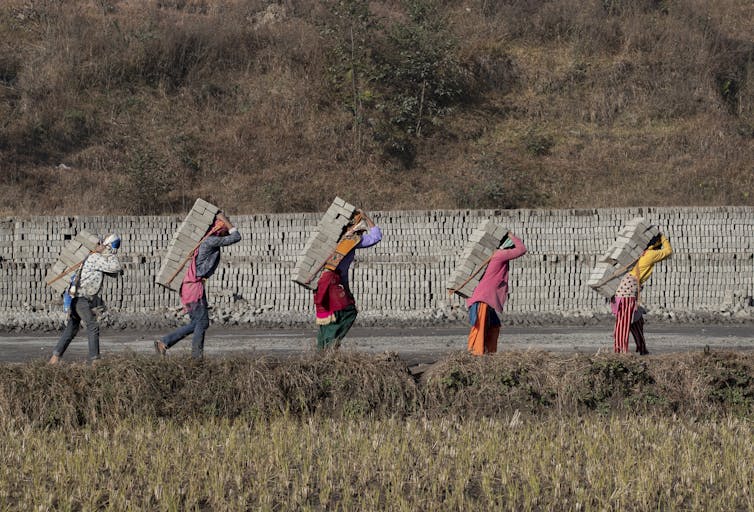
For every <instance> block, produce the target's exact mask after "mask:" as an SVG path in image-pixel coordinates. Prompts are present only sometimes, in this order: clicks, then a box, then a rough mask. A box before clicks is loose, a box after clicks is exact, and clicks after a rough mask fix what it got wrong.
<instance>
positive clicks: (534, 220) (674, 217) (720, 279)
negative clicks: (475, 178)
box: [0, 207, 754, 320]
mask: <svg viewBox="0 0 754 512" xmlns="http://www.w3.org/2000/svg"><path fill="white" fill-rule="evenodd" d="M637 216H639V217H646V218H648V219H651V220H652V222H654V223H657V224H658V225H659V226H661V229H662V232H663V233H664V234H666V235H667V236H668V238H669V239H670V242H671V244H672V245H673V252H674V256H673V258H671V259H668V260H666V261H663V262H662V263H661V264H660V265H659V266H658V267H656V268H655V272H654V273H653V274H652V277H651V279H650V281H649V284H650V286H648V287H645V289H644V290H642V298H643V300H645V301H646V303H647V304H648V305H649V306H650V307H652V308H655V307H657V308H658V309H659V308H664V309H665V310H666V311H687V312H688V311H713V312H714V311H720V310H721V308H723V307H725V304H727V303H729V301H730V298H731V295H732V294H734V298H735V297H744V298H745V297H746V296H754V208H751V207H702V208H655V207H649V208H646V207H643V208H640V207H632V208H601V209H582V210H573V209H569V210H525V209H519V210H413V211H383V212H370V217H372V218H373V219H374V221H375V223H376V224H377V225H378V226H380V228H381V229H382V232H383V239H382V242H380V243H379V244H378V245H376V246H374V247H370V248H368V249H364V250H359V251H357V253H356V260H355V264H354V265H353V266H352V267H351V278H350V283H351V289H352V290H353V292H354V294H355V295H356V299H357V302H358V304H359V307H360V308H361V309H362V310H363V311H364V312H365V313H368V314H369V315H374V316H375V317H381V318H385V319H388V320H389V319H391V318H399V319H400V318H404V315H406V314H409V313H410V314H417V315H424V317H427V316H428V315H432V314H435V313H437V312H438V311H444V310H446V308H449V307H450V308H452V307H463V300H462V297H460V296H459V295H454V296H453V297H451V298H448V295H447V290H446V285H447V284H448V276H450V275H451V274H452V273H453V272H454V270H455V268H456V264H457V262H458V261H459V259H460V258H459V257H460V255H461V253H462V252H463V251H464V249H465V248H466V244H467V243H468V240H469V237H470V236H471V234H472V233H473V232H474V230H475V229H476V227H477V226H478V224H479V223H480V222H481V221H483V220H486V219H490V220H492V221H493V222H495V223H499V224H502V225H504V226H506V227H508V228H509V230H510V231H512V232H513V233H515V234H516V235H517V236H519V237H520V238H521V239H522V240H523V241H524V243H525V244H526V247H527V249H528V252H527V254H526V255H525V256H523V257H522V258H519V259H516V260H514V261H512V262H511V266H510V273H509V284H510V296H509V299H508V302H507V303H506V306H505V312H506V313H516V314H529V313H531V314H538V313H547V314H549V313H555V314H558V313H561V312H574V313H576V314H582V313H583V314H588V313H590V312H596V313H606V312H608V311H609V309H608V307H607V305H606V303H605V298H604V297H603V296H602V295H600V294H597V293H594V291H593V290H592V288H590V287H589V286H587V282H588V281H589V280H590V275H591V273H592V270H593V269H594V267H595V266H596V265H597V264H598V263H599V261H600V260H601V259H602V258H603V254H604V252H605V249H606V248H607V247H609V246H610V245H611V244H612V243H613V242H614V241H615V239H616V232H617V231H618V230H619V229H620V228H621V226H623V225H624V224H625V223H626V221H627V220H628V219H632V218H634V217H637ZM183 220H184V219H183V216H180V217H179V216H175V215H170V216H141V217H135V216H76V217H63V216H54V217H53V216H46V217H43V216H37V217H27V218H21V217H16V218H3V219H0V311H14V310H21V311H29V310H34V311H36V312H37V313H36V314H40V315H41V314H44V313H43V312H44V311H55V312H57V311H59V309H60V308H59V301H60V295H59V294H58V293H55V291H54V290H53V289H52V288H51V287H49V286H47V285H46V284H45V276H46V275H47V273H48V271H49V267H50V266H51V265H52V264H53V263H54V262H55V261H56V259H57V257H58V254H60V251H61V250H62V249H63V248H64V246H65V245H66V244H67V243H68V242H69V241H70V240H71V239H72V238H73V236H74V235H75V233H80V232H81V231H82V230H87V231H89V232H91V233H99V234H106V233H109V232H117V233H119V234H120V235H121V237H122V239H123V243H122V246H121V249H120V251H119V253H118V256H119V258H120V260H121V262H123V266H124V269H125V274H124V275H123V276H122V277H121V278H119V279H113V280H108V281H107V283H106V284H105V286H104V287H103V289H102V298H103V299H104V300H105V302H106V303H107V305H108V307H109V308H110V309H111V311H113V312H116V311H123V312H144V313H147V314H155V315H161V314H162V312H163V311H164V309H165V308H174V307H175V306H177V305H178V301H177V297H176V294H175V293H173V292H172V291H171V290H170V289H168V288H165V287H163V286H157V285H155V278H156V277H157V275H158V273H159V270H160V269H161V267H162V265H163V263H164V261H165V254H166V253H167V247H168V243H169V242H170V240H171V238H172V237H173V234H174V232H175V231H176V230H177V229H178V228H179V226H180V225H181V223H182V222H183ZM231 220H232V221H233V223H234V225H236V226H237V227H238V229H239V231H240V232H241V236H242V239H241V241H240V242H239V243H237V244H233V245H230V246H227V247H224V248H223V250H222V259H221V261H220V266H219V267H218V269H217V272H216V273H215V275H214V276H213V278H212V279H210V280H209V281H208V282H207V286H208V294H209V296H210V300H211V302H212V304H213V306H215V307H217V308H218V310H220V309H222V308H237V309H243V310H245V311H255V310H263V311H272V312H275V313H277V316H278V317H280V318H283V317H284V316H285V315H288V314H295V315H299V314H300V315H301V317H304V315H309V314H310V313H311V310H312V299H311V292H310V291H309V290H308V289H307V288H304V287H302V286H301V285H300V284H298V283H296V282H294V281H292V280H291V277H292V276H294V275H295V274H294V269H295V268H296V263H297V261H298V260H299V255H300V254H301V253H302V251H304V248H305V247H306V246H307V244H308V243H309V240H310V239H311V238H312V236H311V234H312V232H313V231H316V230H317V229H318V226H319V224H320V223H321V221H322V213H321V212H320V213H291V214H261V213H260V214H256V215H239V216H233V217H232V219H231ZM183 256H185V255H183ZM325 257H326V255H324V256H323V260H324V258H325ZM465 277H468V275H467V276H465ZM465 277H464V279H465ZM176 279H178V278H176ZM304 279H306V278H304ZM364 318H366V315H365V316H364Z"/></svg>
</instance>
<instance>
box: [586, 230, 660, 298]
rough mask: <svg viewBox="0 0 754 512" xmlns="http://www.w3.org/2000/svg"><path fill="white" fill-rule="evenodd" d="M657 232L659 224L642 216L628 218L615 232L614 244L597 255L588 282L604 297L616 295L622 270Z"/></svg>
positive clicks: (627, 267) (626, 269)
mask: <svg viewBox="0 0 754 512" xmlns="http://www.w3.org/2000/svg"><path fill="white" fill-rule="evenodd" d="M659 233H660V230H659V228H658V227H657V226H654V225H652V224H649V223H648V222H647V221H646V219H645V218H644V217H635V218H633V219H631V220H630V221H629V222H628V223H626V225H625V226H623V229H621V230H620V231H619V232H618V237H617V238H616V240H615V242H613V245H611V246H610V248H609V249H608V250H607V252H605V253H604V254H603V255H602V256H601V257H600V258H598V260H597V264H596V265H595V267H594V269H593V270H592V272H591V274H590V276H589V280H588V281H587V285H589V286H590V287H592V288H593V289H594V290H595V291H597V293H599V294H600V295H602V296H603V297H606V298H610V297H612V296H613V295H615V291H616V290H617V288H618V284H619V283H620V279H621V276H622V274H624V273H625V272H626V271H628V270H629V267H630V266H631V265H632V264H633V263H634V262H635V261H636V260H637V259H638V258H639V256H641V253H642V252H643V251H644V249H646V247H647V245H648V244H649V241H650V240H651V239H652V238H653V237H655V236H656V235H658V234H659Z"/></svg>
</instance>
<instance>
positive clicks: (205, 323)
mask: <svg viewBox="0 0 754 512" xmlns="http://www.w3.org/2000/svg"><path fill="white" fill-rule="evenodd" d="M188 315H189V320H190V322H189V323H188V324H187V325H184V326H183V327H179V328H178V329H176V330H175V331H173V332H171V333H170V334H167V335H165V336H163V337H162V342H163V343H164V344H165V346H166V347H168V348H170V347H172V346H173V345H175V344H176V343H178V342H179V341H181V340H182V339H183V338H185V337H186V336H188V335H189V334H191V333H193V336H192V338H191V357H193V358H195V359H201V358H202V356H203V355H204V333H206V332H207V328H208V327H209V310H208V309H207V299H205V298H204V297H202V300H200V301H199V302H195V303H194V304H190V305H189V306H188Z"/></svg>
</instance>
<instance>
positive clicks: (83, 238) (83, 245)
mask: <svg viewBox="0 0 754 512" xmlns="http://www.w3.org/2000/svg"><path fill="white" fill-rule="evenodd" d="M98 243H99V238H98V237H97V236H96V235H93V234H91V233H89V232H88V231H86V230H81V231H80V232H79V233H78V234H77V235H76V236H75V237H73V240H70V241H69V242H68V243H66V244H65V246H64V247H63V250H62V251H60V256H58V259H57V261H56V262H55V263H54V264H53V265H52V266H51V267H50V268H49V269H48V271H47V276H46V277H45V282H46V283H47V284H48V285H49V286H50V287H52V289H53V290H55V291H56V292H57V293H58V294H61V293H63V292H64V291H65V289H66V288H68V283H69V282H70V279H71V275H72V274H73V272H74V271H77V270H72V271H70V272H69V273H68V274H67V275H65V276H62V277H60V278H58V276H60V274H61V273H63V272H65V271H66V270H68V269H69V268H70V267H73V266H75V265H78V264H79V263H81V262H82V261H84V258H86V257H87V256H88V255H89V254H90V253H91V252H92V251H93V250H94V249H95V248H96V247H97V244H98ZM56 278H57V279H56Z"/></svg>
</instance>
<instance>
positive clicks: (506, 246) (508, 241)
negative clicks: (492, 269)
mask: <svg viewBox="0 0 754 512" xmlns="http://www.w3.org/2000/svg"><path fill="white" fill-rule="evenodd" d="M515 246H516V244H514V243H513V240H511V239H510V238H506V239H505V242H503V245H501V246H500V248H501V249H513V248H514V247H515Z"/></svg>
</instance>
